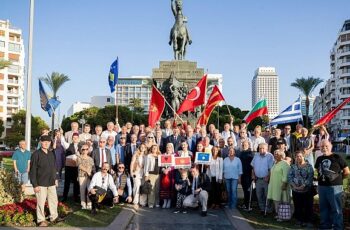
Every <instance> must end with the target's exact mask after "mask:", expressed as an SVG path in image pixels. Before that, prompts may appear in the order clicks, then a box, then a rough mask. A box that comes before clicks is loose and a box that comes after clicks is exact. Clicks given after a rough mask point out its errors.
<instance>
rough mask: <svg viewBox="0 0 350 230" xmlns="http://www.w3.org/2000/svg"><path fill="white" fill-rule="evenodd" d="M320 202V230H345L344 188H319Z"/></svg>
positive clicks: (339, 186) (337, 186)
mask: <svg viewBox="0 0 350 230" xmlns="http://www.w3.org/2000/svg"><path fill="white" fill-rule="evenodd" d="M318 194H319V199H320V200H319V201H320V219H321V220H320V229H331V228H332V227H333V229H344V226H343V210H342V194H343V186H342V185H336V186H318Z"/></svg>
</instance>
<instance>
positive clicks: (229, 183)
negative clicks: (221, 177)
mask: <svg viewBox="0 0 350 230" xmlns="http://www.w3.org/2000/svg"><path fill="white" fill-rule="evenodd" d="M225 181H226V190H227V196H228V207H229V208H230V209H233V208H236V206H237V186H238V180H237V179H225Z"/></svg>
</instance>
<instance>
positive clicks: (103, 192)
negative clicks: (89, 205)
mask: <svg viewBox="0 0 350 230" xmlns="http://www.w3.org/2000/svg"><path fill="white" fill-rule="evenodd" d="M94 189H96V196H97V202H98V203H101V202H102V201H103V199H104V198H105V196H106V195H107V191H106V190H105V189H104V188H101V187H100V186H94Z"/></svg>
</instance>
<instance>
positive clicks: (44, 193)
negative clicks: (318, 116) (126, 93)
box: [13, 119, 349, 229]
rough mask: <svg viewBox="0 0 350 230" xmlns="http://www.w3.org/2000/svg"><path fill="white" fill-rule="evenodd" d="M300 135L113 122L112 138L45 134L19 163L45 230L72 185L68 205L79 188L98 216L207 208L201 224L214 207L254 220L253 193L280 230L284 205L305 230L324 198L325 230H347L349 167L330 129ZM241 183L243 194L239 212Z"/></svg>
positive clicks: (98, 132) (108, 134)
mask: <svg viewBox="0 0 350 230" xmlns="http://www.w3.org/2000/svg"><path fill="white" fill-rule="evenodd" d="M295 128H296V129H295V132H293V133H292V130H291V126H290V125H285V126H284V128H283V130H281V129H278V128H270V127H266V128H262V127H260V126H256V127H255V128H254V130H253V131H252V132H250V131H248V130H247V125H246V124H245V123H242V124H240V125H233V119H231V122H230V123H226V124H225V125H224V128H223V130H222V131H221V132H220V131H219V130H218V129H217V128H216V127H215V125H214V124H210V125H208V127H206V126H203V127H202V126H199V125H197V126H194V127H192V126H191V125H189V124H187V125H184V124H182V125H175V126H173V124H172V122H171V121H170V120H167V121H165V122H164V127H161V123H160V122H157V123H156V125H155V127H154V128H151V127H147V126H145V125H143V124H140V125H133V124H132V123H130V122H128V123H126V124H125V125H123V126H121V127H120V126H117V125H114V123H113V122H108V124H107V129H106V130H104V131H103V128H102V126H100V125H97V126H96V127H94V132H91V127H90V125H89V124H85V125H84V127H83V128H82V131H81V132H79V125H78V123H76V122H72V123H71V130H70V131H68V132H66V133H63V131H62V130H61V129H59V130H55V131H54V134H53V137H52V136H51V135H50V136H49V133H48V130H45V131H43V135H42V136H41V137H40V143H39V146H38V149H37V150H36V151H34V152H33V153H32V154H31V158H30V165H29V164H28V162H29V157H28V154H30V153H28V152H26V151H25V143H24V142H20V149H19V150H17V151H16V153H15V154H14V156H13V159H14V167H15V171H16V173H17V174H18V175H19V178H21V181H22V182H23V183H26V181H28V172H29V178H30V182H31V183H32V185H33V187H34V191H35V193H36V196H37V199H38V207H37V214H38V215H37V218H38V220H37V221H38V223H40V224H41V226H45V225H46V223H45V215H44V204H45V200H46V199H48V205H49V209H50V219H51V220H52V221H55V220H56V219H57V192H56V185H57V180H60V179H64V191H63V194H62V197H61V201H66V200H67V199H68V193H69V188H70V184H71V183H73V198H74V200H75V201H76V202H80V204H81V207H82V209H89V210H91V212H92V214H95V213H96V212H97V210H98V209H99V208H100V207H101V205H107V206H113V205H114V204H118V203H119V204H123V203H132V204H134V205H135V206H142V207H148V208H150V209H152V208H165V209H166V208H171V207H174V208H175V209H174V213H187V212H188V211H189V210H192V209H198V208H200V211H201V212H200V213H201V215H202V216H206V215H207V210H208V208H211V209H220V208H224V207H226V208H229V209H234V208H241V209H243V210H246V211H250V210H251V200H252V192H253V191H254V192H255V193H256V198H257V204H258V208H259V209H260V211H261V213H262V214H265V215H266V214H267V213H275V215H276V221H282V219H281V218H280V215H279V206H280V204H281V203H285V202H289V203H293V206H292V212H293V215H294V217H295V218H296V220H297V224H298V225H299V226H308V225H311V224H312V221H313V220H312V217H313V215H312V212H313V200H314V195H315V194H316V193H317V192H318V193H319V203H320V225H319V226H320V228H334V229H343V216H342V200H341V195H342V184H343V181H342V179H343V178H344V177H346V176H348V174H349V168H348V166H347V164H346V162H345V160H344V159H343V158H341V157H340V156H339V155H337V154H333V153H332V144H331V142H330V140H329V139H330V137H329V134H328V133H327V130H326V128H325V127H323V126H321V127H317V131H316V132H314V129H313V130H312V131H311V132H308V130H307V129H306V128H303V126H302V125H301V124H298V125H296V127H295ZM199 152H200V153H202V152H205V153H210V154H211V160H210V162H208V164H206V165H197V164H196V163H195V159H196V155H197V153H199ZM22 153H23V154H22ZM21 154H22V155H23V156H22V155H21ZM160 155H162V156H174V157H190V158H191V162H192V163H191V166H190V167H188V168H174V167H173V166H169V167H164V166H163V167H162V166H161V164H159V162H158V161H159V156H160ZM315 170H316V173H315ZM63 171H64V178H63V177H62V175H63V174H62V172H63ZM316 175H317V179H316V181H314V177H316ZM315 182H316V183H315ZM317 182H318V186H316V184H317ZM238 184H241V186H242V189H243V193H244V199H243V202H242V203H241V204H238V199H237V188H238ZM253 195H254V194H253ZM253 197H254V196H253ZM291 201H293V202H291ZM223 204H224V206H223Z"/></svg>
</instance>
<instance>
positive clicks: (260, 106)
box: [243, 98, 268, 124]
mask: <svg viewBox="0 0 350 230" xmlns="http://www.w3.org/2000/svg"><path fill="white" fill-rule="evenodd" d="M267 114H268V111H267V101H266V98H262V99H260V100H259V101H258V102H257V103H256V104H255V105H254V106H253V109H252V110H250V111H249V113H248V114H247V115H246V116H245V117H244V118H243V120H245V121H246V122H247V124H249V123H250V122H251V121H252V120H254V119H255V118H257V117H261V116H263V115H267Z"/></svg>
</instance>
